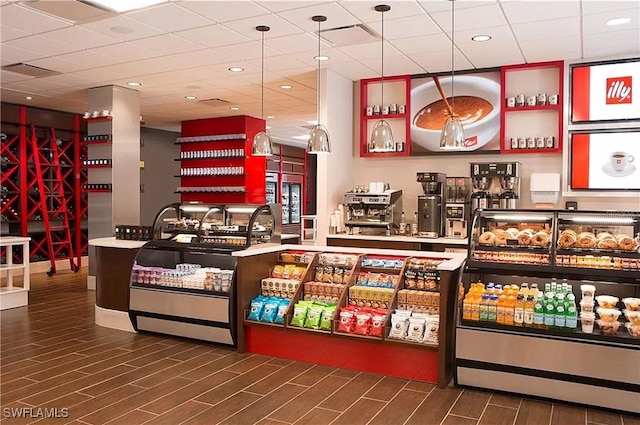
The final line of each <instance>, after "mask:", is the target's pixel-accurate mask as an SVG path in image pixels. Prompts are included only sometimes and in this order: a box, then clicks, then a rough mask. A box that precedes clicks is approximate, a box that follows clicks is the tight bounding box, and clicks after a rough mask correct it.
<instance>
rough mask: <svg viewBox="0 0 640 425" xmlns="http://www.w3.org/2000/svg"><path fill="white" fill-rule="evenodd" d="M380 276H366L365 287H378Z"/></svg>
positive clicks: (376, 274)
mask: <svg viewBox="0 0 640 425" xmlns="http://www.w3.org/2000/svg"><path fill="white" fill-rule="evenodd" d="M380 276H381V275H380V274H379V273H369V276H367V286H379V285H380Z"/></svg>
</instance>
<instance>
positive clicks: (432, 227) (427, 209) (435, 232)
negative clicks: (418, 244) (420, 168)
mask: <svg viewBox="0 0 640 425" xmlns="http://www.w3.org/2000/svg"><path fill="white" fill-rule="evenodd" d="M445 179H446V176H445V175H444V174H443V173H429V172H427V173H418V175H417V179H416V180H417V181H419V182H420V183H422V190H423V191H424V195H420V196H418V236H419V237H425V238H439V237H441V236H443V235H444V217H445V209H444V207H445V203H444V200H445V196H444V189H445V187H444V186H445Z"/></svg>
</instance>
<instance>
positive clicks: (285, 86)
mask: <svg viewBox="0 0 640 425" xmlns="http://www.w3.org/2000/svg"><path fill="white" fill-rule="evenodd" d="M280 88H281V89H283V90H289V89H292V88H293V86H292V85H291V84H282V85H281V86H280Z"/></svg>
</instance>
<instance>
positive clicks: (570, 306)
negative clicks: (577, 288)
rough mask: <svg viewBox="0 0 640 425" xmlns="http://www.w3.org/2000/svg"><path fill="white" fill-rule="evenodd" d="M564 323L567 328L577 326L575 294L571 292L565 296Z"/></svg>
mask: <svg viewBox="0 0 640 425" xmlns="http://www.w3.org/2000/svg"><path fill="white" fill-rule="evenodd" d="M566 305H567V307H566V311H565V315H566V319H565V321H566V323H565V326H566V327H567V328H571V329H575V328H577V327H578V309H577V308H576V296H575V295H573V294H569V295H568V296H567V303H566Z"/></svg>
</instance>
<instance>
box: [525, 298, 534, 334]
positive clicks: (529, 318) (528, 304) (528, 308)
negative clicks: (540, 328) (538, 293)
mask: <svg viewBox="0 0 640 425" xmlns="http://www.w3.org/2000/svg"><path fill="white" fill-rule="evenodd" d="M533 310H534V302H533V295H529V296H528V297H527V300H526V301H525V303H524V324H525V325H526V326H533Z"/></svg>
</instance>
